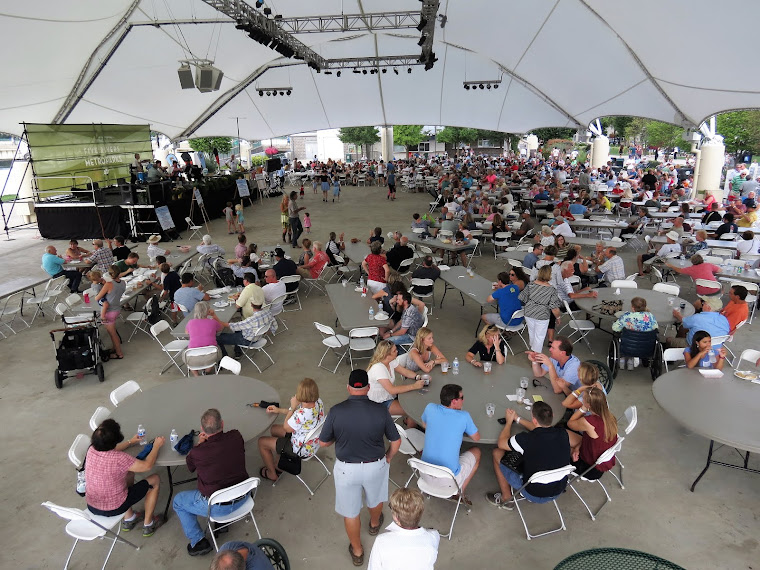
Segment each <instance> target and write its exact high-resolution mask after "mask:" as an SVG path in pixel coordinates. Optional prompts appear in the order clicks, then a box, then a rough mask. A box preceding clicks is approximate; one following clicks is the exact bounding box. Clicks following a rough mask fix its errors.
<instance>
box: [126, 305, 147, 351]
mask: <svg viewBox="0 0 760 570" xmlns="http://www.w3.org/2000/svg"><path fill="white" fill-rule="evenodd" d="M149 308H150V302H148V303H146V304H145V308H144V309H143V310H142V311H133V312H131V313H130V314H128V315H127V318H126V319H125V320H126V321H127V322H128V323H129V324H130V325H132V326H133V327H134V328H133V329H132V333H131V334H130V335H129V338H128V339H127V342H130V341H131V340H132V337H133V336H135V333H136V332H137V331H142V332H144V333H145V334H147V335H148V336H150V332H149V330H148V327H149V326H150V322H149V321H148V311H149V310H150V309H149Z"/></svg>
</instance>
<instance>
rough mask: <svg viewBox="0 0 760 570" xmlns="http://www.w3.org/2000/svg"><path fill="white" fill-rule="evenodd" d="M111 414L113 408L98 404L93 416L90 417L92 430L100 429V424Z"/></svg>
mask: <svg viewBox="0 0 760 570" xmlns="http://www.w3.org/2000/svg"><path fill="white" fill-rule="evenodd" d="M110 415H111V410H109V409H108V408H106V407H104V406H98V407H97V408H96V409H95V412H94V413H93V414H92V417H91V418H90V429H91V430H92V431H95V430H96V429H98V426H99V425H100V424H102V423H103V420H104V419H106V418H107V417H109V416H110Z"/></svg>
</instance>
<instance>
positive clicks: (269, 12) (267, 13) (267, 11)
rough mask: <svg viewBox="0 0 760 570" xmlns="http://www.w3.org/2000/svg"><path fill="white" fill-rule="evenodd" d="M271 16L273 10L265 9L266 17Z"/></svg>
mask: <svg viewBox="0 0 760 570" xmlns="http://www.w3.org/2000/svg"><path fill="white" fill-rule="evenodd" d="M271 14H272V9H271V8H264V15H265V16H269V15H271Z"/></svg>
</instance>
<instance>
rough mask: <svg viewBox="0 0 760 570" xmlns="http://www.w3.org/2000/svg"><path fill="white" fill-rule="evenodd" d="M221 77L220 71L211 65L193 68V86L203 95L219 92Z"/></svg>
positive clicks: (222, 74) (222, 75)
mask: <svg viewBox="0 0 760 570" xmlns="http://www.w3.org/2000/svg"><path fill="white" fill-rule="evenodd" d="M223 77H224V73H222V70H221V69H217V68H216V67H214V66H212V65H199V66H198V67H196V68H195V86H196V87H197V88H198V90H199V91H201V92H203V93H207V92H209V91H217V90H219V87H221V85H222V78H223Z"/></svg>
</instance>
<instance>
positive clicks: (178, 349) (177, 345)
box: [150, 321, 190, 376]
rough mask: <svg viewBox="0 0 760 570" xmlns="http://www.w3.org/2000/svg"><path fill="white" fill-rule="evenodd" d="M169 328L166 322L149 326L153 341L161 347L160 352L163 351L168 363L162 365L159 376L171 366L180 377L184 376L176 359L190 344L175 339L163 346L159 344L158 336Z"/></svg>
mask: <svg viewBox="0 0 760 570" xmlns="http://www.w3.org/2000/svg"><path fill="white" fill-rule="evenodd" d="M170 328H171V327H170V325H169V323H167V322H166V321H158V322H157V323H156V324H155V325H151V327H150V334H151V335H153V338H154V339H156V342H157V343H158V344H159V346H160V347H161V350H163V351H164V353H165V354H166V355H167V356H168V357H169V362H167V363H166V364H165V365H164V367H163V368H162V369H161V372H160V373H159V374H163V373H164V372H166V371H167V369H169V367H171V365H172V364H173V365H174V366H176V367H177V370H179V371H180V372H181V373H182V375H183V376H185V371H184V370H182V367H181V366H180V365H179V361H178V360H177V358H178V357H180V356H181V355H182V353H183V352H184V351H185V349H187V345H188V344H190V341H189V340H187V339H176V340H172V341H170V342H168V343H166V344H164V343H163V342H161V338H160V337H159V335H160V334H161V333H163V332H164V331H167V330H169V329H170Z"/></svg>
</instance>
